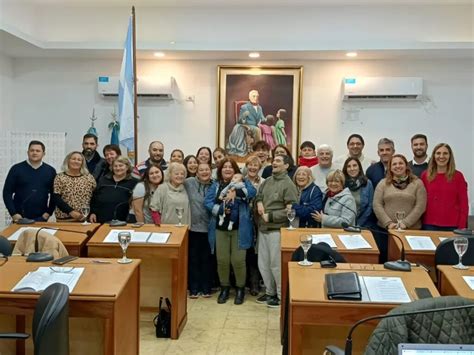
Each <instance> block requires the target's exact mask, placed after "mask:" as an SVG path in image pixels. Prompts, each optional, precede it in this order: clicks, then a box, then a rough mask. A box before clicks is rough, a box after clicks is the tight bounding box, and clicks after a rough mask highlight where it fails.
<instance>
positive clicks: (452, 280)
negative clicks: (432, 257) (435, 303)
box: [438, 265, 474, 298]
mask: <svg viewBox="0 0 474 355" xmlns="http://www.w3.org/2000/svg"><path fill="white" fill-rule="evenodd" d="M438 271H439V275H440V278H439V283H438V289H439V292H440V293H441V294H442V295H443V296H451V295H457V296H462V297H466V298H474V290H472V289H471V288H470V287H469V286H468V284H467V283H466V281H465V280H464V279H463V278H462V277H463V276H474V267H472V266H471V267H470V268H469V269H467V270H457V269H455V268H453V267H452V266H451V265H438Z"/></svg>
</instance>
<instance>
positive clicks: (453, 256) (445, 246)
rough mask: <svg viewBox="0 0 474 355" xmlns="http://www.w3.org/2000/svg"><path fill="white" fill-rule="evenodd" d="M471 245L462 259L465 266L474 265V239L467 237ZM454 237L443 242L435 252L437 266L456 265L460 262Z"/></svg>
mask: <svg viewBox="0 0 474 355" xmlns="http://www.w3.org/2000/svg"><path fill="white" fill-rule="evenodd" d="M466 238H467V240H468V242H469V245H468V247H467V250H466V253H465V254H464V255H463V257H462V262H463V264H464V265H474V237H471V236H467V237H466ZM454 239H455V238H454V237H453V238H448V239H445V240H443V241H442V242H441V243H439V245H438V247H437V248H436V251H435V266H436V265H456V264H457V263H458V262H459V256H458V254H457V253H456V250H455V249H454V244H453V242H454Z"/></svg>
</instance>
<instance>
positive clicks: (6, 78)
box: [0, 53, 13, 129]
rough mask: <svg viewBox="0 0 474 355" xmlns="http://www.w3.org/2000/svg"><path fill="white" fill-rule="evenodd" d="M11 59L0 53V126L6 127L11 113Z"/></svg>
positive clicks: (8, 125)
mask: <svg viewBox="0 0 474 355" xmlns="http://www.w3.org/2000/svg"><path fill="white" fill-rule="evenodd" d="M12 77H13V61H12V59H11V58H10V57H8V56H6V55H4V54H2V53H0V127H2V129H8V128H9V127H10V122H11V113H12V101H13V99H12V97H13V95H12V93H13V85H12Z"/></svg>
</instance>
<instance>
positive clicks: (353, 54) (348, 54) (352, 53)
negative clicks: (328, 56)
mask: <svg viewBox="0 0 474 355" xmlns="http://www.w3.org/2000/svg"><path fill="white" fill-rule="evenodd" d="M346 56H347V57H351V58H353V57H357V52H347V53H346Z"/></svg>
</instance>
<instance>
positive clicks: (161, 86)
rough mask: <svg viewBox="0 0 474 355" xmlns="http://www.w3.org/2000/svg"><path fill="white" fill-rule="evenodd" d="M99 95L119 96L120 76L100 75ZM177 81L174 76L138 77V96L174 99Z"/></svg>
mask: <svg viewBox="0 0 474 355" xmlns="http://www.w3.org/2000/svg"><path fill="white" fill-rule="evenodd" d="M97 87H98V92H99V95H102V96H105V97H107V96H118V88H119V77H118V76H99V78H98V80H97ZM175 87H176V82H175V80H174V78H173V77H169V78H166V79H165V80H163V79H162V80H158V79H156V78H151V77H139V78H138V79H137V96H139V97H151V98H155V99H162V100H173V99H174V98H175V97H176V90H175Z"/></svg>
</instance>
